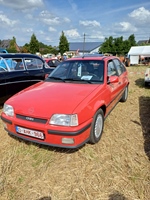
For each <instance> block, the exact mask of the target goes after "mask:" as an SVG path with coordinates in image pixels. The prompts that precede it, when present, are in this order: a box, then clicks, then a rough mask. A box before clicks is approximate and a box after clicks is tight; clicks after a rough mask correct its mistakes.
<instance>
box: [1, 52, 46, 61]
mask: <svg viewBox="0 0 150 200" xmlns="http://www.w3.org/2000/svg"><path fill="white" fill-rule="evenodd" d="M0 57H3V58H16V57H17V58H40V59H42V58H41V57H39V56H38V55H35V54H30V53H0ZM42 60H43V59H42Z"/></svg>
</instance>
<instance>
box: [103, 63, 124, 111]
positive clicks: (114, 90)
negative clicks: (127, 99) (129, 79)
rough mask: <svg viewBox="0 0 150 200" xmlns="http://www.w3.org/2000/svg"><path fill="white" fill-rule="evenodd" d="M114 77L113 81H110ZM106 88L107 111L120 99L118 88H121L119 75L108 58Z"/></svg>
mask: <svg viewBox="0 0 150 200" xmlns="http://www.w3.org/2000/svg"><path fill="white" fill-rule="evenodd" d="M113 78H114V79H115V81H110V80H113ZM107 79H108V80H107V89H108V90H109V94H110V97H109V98H110V104H109V106H108V108H107V109H108V112H109V111H111V110H112V109H113V108H114V106H115V105H116V104H117V102H118V101H119V100H120V95H121V94H120V90H121V88H122V86H121V81H120V77H119V75H118V71H117V68H116V66H115V63H114V62H113V60H109V61H108V63H107Z"/></svg>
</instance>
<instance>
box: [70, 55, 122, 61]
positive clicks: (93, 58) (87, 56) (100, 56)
mask: <svg viewBox="0 0 150 200" xmlns="http://www.w3.org/2000/svg"><path fill="white" fill-rule="evenodd" d="M114 58H117V57H116V56H105V55H103V54H85V55H83V56H76V57H72V58H69V59H67V60H91V59H92V60H110V59H114ZM117 59H118V58H117ZM67 60H66V61H67Z"/></svg>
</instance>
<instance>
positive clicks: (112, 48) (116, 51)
mask: <svg viewBox="0 0 150 200" xmlns="http://www.w3.org/2000/svg"><path fill="white" fill-rule="evenodd" d="M131 46H136V41H135V37H134V35H130V36H129V38H128V39H127V40H123V36H121V37H118V38H113V37H112V36H110V37H109V38H105V41H104V43H103V44H102V45H101V47H100V48H99V53H110V54H112V55H118V56H119V55H125V54H127V53H128V51H129V50H130V48H131Z"/></svg>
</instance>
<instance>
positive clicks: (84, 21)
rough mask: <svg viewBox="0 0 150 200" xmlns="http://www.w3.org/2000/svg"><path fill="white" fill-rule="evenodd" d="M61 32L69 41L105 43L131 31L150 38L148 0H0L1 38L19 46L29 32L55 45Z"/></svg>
mask: <svg viewBox="0 0 150 200" xmlns="http://www.w3.org/2000/svg"><path fill="white" fill-rule="evenodd" d="M62 31H63V32H64V34H65V36H66V38H67V40H68V42H69V43H72V42H83V41H85V42H104V40H105V38H109V37H110V36H112V37H113V38H117V37H121V36H123V39H124V40H126V39H128V37H129V36H130V35H132V34H134V36H135V40H136V42H138V41H139V40H148V39H149V38H150V0H125V1H121V0H115V1H112V0H103V1H102V0H0V40H5V39H12V38H13V37H15V38H16V42H17V44H18V45H19V46H23V45H24V44H26V43H29V42H30V39H31V36H32V34H35V36H36V38H37V40H38V41H39V42H42V43H44V44H46V45H51V46H58V45H59V41H60V36H61V34H62Z"/></svg>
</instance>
